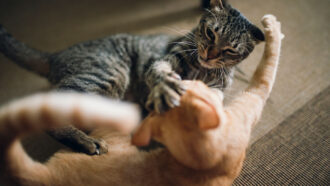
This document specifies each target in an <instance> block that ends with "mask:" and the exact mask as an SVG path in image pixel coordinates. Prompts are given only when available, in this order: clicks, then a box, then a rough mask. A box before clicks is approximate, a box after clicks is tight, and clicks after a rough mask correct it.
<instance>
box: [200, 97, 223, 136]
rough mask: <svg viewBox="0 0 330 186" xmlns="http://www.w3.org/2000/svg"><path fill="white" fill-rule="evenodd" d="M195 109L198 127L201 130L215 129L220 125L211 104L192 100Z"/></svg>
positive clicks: (217, 115) (216, 113) (218, 117)
mask: <svg viewBox="0 0 330 186" xmlns="http://www.w3.org/2000/svg"><path fill="white" fill-rule="evenodd" d="M194 104H195V106H196V108H197V112H196V116H197V122H198V126H199V128H200V129H202V130H208V129H213V128H217V127H218V126H219V125H220V116H219V114H218V112H217V110H216V109H215V108H214V106H213V105H212V104H209V103H207V102H205V101H202V100H194Z"/></svg>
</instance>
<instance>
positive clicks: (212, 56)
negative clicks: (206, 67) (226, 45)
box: [207, 48, 219, 60]
mask: <svg viewBox="0 0 330 186" xmlns="http://www.w3.org/2000/svg"><path fill="white" fill-rule="evenodd" d="M217 57H219V50H218V49H217V48H210V49H209V50H208V51H207V59H208V60H209V59H215V58H217Z"/></svg>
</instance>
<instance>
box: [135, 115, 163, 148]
mask: <svg viewBox="0 0 330 186" xmlns="http://www.w3.org/2000/svg"><path fill="white" fill-rule="evenodd" d="M158 123H159V119H158V116H157V115H154V114H151V115H149V116H148V117H147V118H146V119H144V120H143V121H142V123H141V124H140V126H139V127H138V129H137V130H136V131H135V132H134V134H133V137H132V144H133V145H136V146H147V145H149V142H150V140H151V138H152V137H153V127H157V126H156V125H157V124H158Z"/></svg>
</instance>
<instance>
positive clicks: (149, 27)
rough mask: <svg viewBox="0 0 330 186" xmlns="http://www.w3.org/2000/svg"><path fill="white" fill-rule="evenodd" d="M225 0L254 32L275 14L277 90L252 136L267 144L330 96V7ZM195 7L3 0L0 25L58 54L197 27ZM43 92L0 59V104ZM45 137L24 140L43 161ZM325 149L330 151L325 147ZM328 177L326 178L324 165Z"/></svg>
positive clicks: (49, 148) (192, 3)
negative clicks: (88, 43) (126, 36)
mask: <svg viewBox="0 0 330 186" xmlns="http://www.w3.org/2000/svg"><path fill="white" fill-rule="evenodd" d="M230 2H231V4H232V5H233V6H234V7H236V8H237V9H239V10H240V11H241V12H242V13H243V14H244V15H245V16H246V17H247V18H248V19H249V20H251V21H252V22H253V23H255V24H257V25H258V26H261V25H260V19H261V17H262V16H263V15H265V14H270V13H271V14H274V15H276V16H277V18H278V19H279V20H280V21H281V22H282V30H283V32H284V34H285V35H286V37H285V40H284V41H283V47H282V55H281V63H280V67H279V71H278V75H277V80H276V84H275V87H274V89H273V92H272V95H271V97H270V100H269V101H268V103H267V105H266V107H265V110H264V113H263V117H262V119H261V121H260V123H259V124H258V125H257V126H256V127H255V129H254V131H253V134H252V138H251V148H253V147H254V145H256V144H259V143H261V142H260V140H261V141H262V140H267V139H268V136H270V135H271V134H272V132H273V131H274V130H275V131H278V130H279V127H281V126H283V125H281V123H285V122H288V118H290V117H292V115H294V114H296V113H297V112H298V111H299V110H301V109H302V108H303V107H304V106H305V105H306V104H308V103H309V102H310V101H311V100H313V99H314V98H315V97H316V96H317V95H319V94H320V93H322V92H326V93H323V94H329V91H326V90H327V89H328V87H329V85H330V63H329V58H330V55H329V45H330V38H329V30H330V24H329V21H328V20H329V19H330V12H329V7H330V1H329V0H318V1H317V2H316V1H310V0H296V1H287V0H269V1H267V2H265V1H263V0H249V1H242V0H231V1H230ZM199 4H200V2H199V0H157V1H153V0H139V1H134V0H121V1H115V0H112V1H109V0H99V1H93V0H80V1H79V3H78V2H77V1H73V0H71V1H68V0H56V1H55V0H54V1H42V0H29V1H24V0H0V23H1V24H3V25H5V27H6V28H7V29H8V30H9V31H10V32H11V33H12V34H13V35H15V36H16V37H17V38H18V39H20V40H22V41H24V42H26V43H28V44H29V45H31V46H33V47H35V48H39V49H43V50H46V51H57V50H60V49H63V48H65V47H67V46H70V45H71V44H74V43H76V42H79V41H84V40H89V39H94V38H99V37H103V36H107V35H110V34H114V33H120V32H128V33H135V34H150V33H168V34H176V35H177V34H181V33H185V32H187V31H188V30H189V29H191V28H193V27H194V25H196V23H197V21H198V17H199V16H200V13H201V11H200V10H199V8H198V6H199ZM262 50H263V45H262V44H261V45H260V46H258V47H257V48H256V49H255V51H254V53H253V54H252V55H250V57H249V58H248V59H247V60H246V61H244V62H243V63H242V64H240V67H241V69H242V70H243V71H244V72H245V73H246V75H245V76H243V78H244V79H249V78H250V76H251V74H252V72H253V70H254V69H255V67H256V65H257V63H258V60H259V59H260V57H261V54H262ZM240 79H241V78H237V79H235V82H234V86H233V87H232V88H231V89H230V90H228V91H227V92H226V96H227V98H231V97H232V95H233V94H234V93H235V92H237V91H239V90H241V89H243V88H244V87H245V86H246V83H245V82H244V81H242V80H240ZM48 88H49V84H48V83H47V81H45V80H44V79H42V78H40V77H38V76H37V75H34V74H32V73H30V72H27V71H25V70H23V69H20V68H19V67H17V66H16V65H15V64H13V63H12V62H10V61H9V60H8V59H6V58H5V57H4V56H2V55H1V54H0V104H3V103H5V102H8V101H10V100H12V99H14V98H18V97H22V96H24V95H29V94H32V93H35V92H39V91H42V90H46V89H48ZM320 99H326V98H325V97H324V96H323V97H322V98H320ZM325 108H326V112H325V113H326V115H325V118H329V108H330V104H329V102H327V104H326V106H325ZM306 112H307V111H306ZM316 114H317V113H316ZM306 119H308V118H306ZM289 122H303V121H293V120H292V121H291V120H290V121H289ZM322 129H323V130H325V131H326V133H325V135H324V136H323V137H324V138H325V140H326V141H327V142H329V136H330V134H329V131H330V130H329V125H325V126H324V127H323V128H322ZM273 133H274V132H273ZM44 138H47V137H46V136H44V135H42V136H38V137H33V138H29V140H26V142H25V144H26V146H27V149H28V150H29V152H30V153H31V154H32V155H33V156H34V157H36V158H37V159H40V160H44V159H45V158H46V157H47V156H48V155H49V154H51V153H52V152H53V151H54V150H55V149H56V148H55V147H57V144H56V143H55V142H53V141H51V140H50V139H49V138H47V140H40V139H44ZM265 138H266V139H265ZM49 144H51V145H49ZM325 145H326V146H329V143H326V144H325ZM322 152H323V151H322ZM325 152H329V148H327V150H326V151H325ZM251 157H253V155H251ZM248 158H249V155H248ZM326 162H328V159H327V158H326ZM254 163H255V162H254ZM246 166H249V165H246ZM326 171H327V172H330V170H329V167H327V169H326ZM259 181H260V180H259Z"/></svg>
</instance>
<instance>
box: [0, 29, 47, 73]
mask: <svg viewBox="0 0 330 186" xmlns="http://www.w3.org/2000/svg"><path fill="white" fill-rule="evenodd" d="M0 52H1V53H3V54H4V55H5V56H7V57H8V58H9V59H11V60H13V61H14V62H15V63H16V64H18V65H19V66H21V67H23V68H25V69H27V70H30V71H32V72H35V73H37V74H39V75H41V76H44V77H47V76H48V73H49V63H48V56H49V54H48V53H46V52H41V51H39V50H36V49H34V48H31V47H29V46H27V45H25V44H24V43H22V42H20V41H18V40H17V39H15V38H14V37H13V36H11V35H10V34H9V33H8V32H7V30H6V29H5V28H4V27H3V26H2V25H1V24H0Z"/></svg>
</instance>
